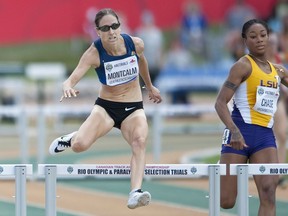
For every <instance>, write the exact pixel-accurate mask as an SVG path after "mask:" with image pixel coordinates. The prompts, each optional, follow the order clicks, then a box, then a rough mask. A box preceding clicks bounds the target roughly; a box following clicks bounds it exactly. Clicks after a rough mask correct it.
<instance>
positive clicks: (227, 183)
mask: <svg viewBox="0 0 288 216" xmlns="http://www.w3.org/2000/svg"><path fill="white" fill-rule="evenodd" d="M243 163H247V156H244V155H240V154H234V153H224V154H221V157H220V164H226V175H223V176H221V197H222V198H223V197H225V198H229V197H231V199H235V198H236V196H237V176H236V175H230V164H243Z"/></svg>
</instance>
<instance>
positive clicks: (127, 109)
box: [125, 107, 136, 112]
mask: <svg viewBox="0 0 288 216" xmlns="http://www.w3.org/2000/svg"><path fill="white" fill-rule="evenodd" d="M135 108H136V107H129V108H128V107H125V111H126V112H127V111H129V110H132V109H135Z"/></svg>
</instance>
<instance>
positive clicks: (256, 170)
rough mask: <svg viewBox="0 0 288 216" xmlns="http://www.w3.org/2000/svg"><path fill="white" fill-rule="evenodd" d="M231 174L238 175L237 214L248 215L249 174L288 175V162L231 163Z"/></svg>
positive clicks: (240, 215) (239, 215)
mask: <svg viewBox="0 0 288 216" xmlns="http://www.w3.org/2000/svg"><path fill="white" fill-rule="evenodd" d="M230 175H237V191H238V197H237V202H238V204H237V212H238V214H237V215H238V216H247V215H249V200H248V198H249V190H248V180H249V176H250V175H288V164H279V163H274V164H273V163H272V164H230Z"/></svg>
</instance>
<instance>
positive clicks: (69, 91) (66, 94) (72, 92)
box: [60, 87, 80, 102]
mask: <svg viewBox="0 0 288 216" xmlns="http://www.w3.org/2000/svg"><path fill="white" fill-rule="evenodd" d="M79 93H80V92H79V91H78V90H76V89H73V88H71V87H68V88H67V87H66V88H65V87H63V95H62V96H61V98H60V102H62V100H63V99H64V98H71V97H77V95H78V94H79Z"/></svg>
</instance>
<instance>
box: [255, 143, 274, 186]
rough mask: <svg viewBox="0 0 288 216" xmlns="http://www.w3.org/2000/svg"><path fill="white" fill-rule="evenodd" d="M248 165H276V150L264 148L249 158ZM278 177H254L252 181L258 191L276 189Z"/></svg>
mask: <svg viewBox="0 0 288 216" xmlns="http://www.w3.org/2000/svg"><path fill="white" fill-rule="evenodd" d="M250 163H260V164H265V163H278V156H277V149H276V148H273V147H270V148H265V149H262V150H260V151H257V152H255V153H254V154H253V155H252V156H251V157H250ZM278 178H279V176H278V175H255V176H254V180H255V184H256V186H257V188H258V191H260V190H259V189H261V187H274V188H275V187H276V185H277V182H278Z"/></svg>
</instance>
